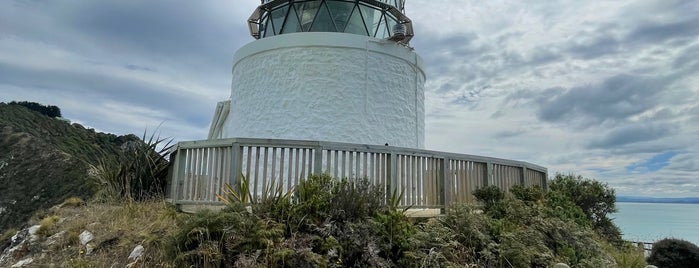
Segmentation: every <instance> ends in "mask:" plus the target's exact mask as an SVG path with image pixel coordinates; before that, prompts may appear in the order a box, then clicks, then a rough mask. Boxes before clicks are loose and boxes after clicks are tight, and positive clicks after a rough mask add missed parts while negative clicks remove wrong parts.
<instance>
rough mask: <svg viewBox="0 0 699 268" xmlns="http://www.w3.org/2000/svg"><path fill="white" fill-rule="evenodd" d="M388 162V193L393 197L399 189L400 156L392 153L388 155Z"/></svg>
mask: <svg viewBox="0 0 699 268" xmlns="http://www.w3.org/2000/svg"><path fill="white" fill-rule="evenodd" d="M386 160H387V161H388V163H386V167H387V169H386V171H387V173H388V174H386V184H387V185H386V190H387V191H388V192H387V194H388V195H389V196H391V194H393V192H394V191H396V190H397V187H398V185H397V181H398V178H397V177H398V155H396V153H395V152H393V151H391V152H389V153H388V157H387V158H386Z"/></svg>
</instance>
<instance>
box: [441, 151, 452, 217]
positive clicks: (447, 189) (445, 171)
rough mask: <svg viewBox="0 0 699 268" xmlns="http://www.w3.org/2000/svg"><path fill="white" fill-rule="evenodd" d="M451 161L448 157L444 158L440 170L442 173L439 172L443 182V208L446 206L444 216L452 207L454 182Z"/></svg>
mask: <svg viewBox="0 0 699 268" xmlns="http://www.w3.org/2000/svg"><path fill="white" fill-rule="evenodd" d="M450 162H451V159H449V158H448V157H444V158H442V161H441V163H440V164H439V169H440V171H441V172H439V176H440V178H439V181H441V182H442V183H441V187H440V188H441V189H439V190H440V192H441V193H442V196H443V198H442V199H443V204H442V205H443V206H444V214H446V213H447V212H448V211H449V206H450V205H451V190H452V185H451V184H452V180H451V176H449V175H450V170H451V165H450Z"/></svg>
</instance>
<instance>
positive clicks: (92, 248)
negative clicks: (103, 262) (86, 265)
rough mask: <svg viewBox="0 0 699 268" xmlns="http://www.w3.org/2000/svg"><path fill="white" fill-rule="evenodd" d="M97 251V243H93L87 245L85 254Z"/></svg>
mask: <svg viewBox="0 0 699 268" xmlns="http://www.w3.org/2000/svg"><path fill="white" fill-rule="evenodd" d="M94 251H95V245H93V244H92V243H90V244H87V245H85V255H90V254H92V252H94Z"/></svg>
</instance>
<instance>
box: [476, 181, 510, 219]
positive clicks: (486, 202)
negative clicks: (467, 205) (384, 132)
mask: <svg viewBox="0 0 699 268" xmlns="http://www.w3.org/2000/svg"><path fill="white" fill-rule="evenodd" d="M473 196H474V197H476V200H478V202H480V203H481V204H482V205H483V210H484V211H485V213H487V214H488V215H490V216H492V217H493V218H496V219H499V218H502V217H503V216H504V211H503V210H504V207H503V206H502V201H503V199H505V192H504V191H502V190H501V189H500V188H498V187H497V186H495V185H490V186H485V187H482V188H478V189H476V190H475V191H473Z"/></svg>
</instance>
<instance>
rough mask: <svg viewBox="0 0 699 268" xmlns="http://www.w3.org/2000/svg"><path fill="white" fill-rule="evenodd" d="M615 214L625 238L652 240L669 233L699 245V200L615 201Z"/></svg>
mask: <svg viewBox="0 0 699 268" xmlns="http://www.w3.org/2000/svg"><path fill="white" fill-rule="evenodd" d="M616 205H617V208H618V209H619V212H617V213H615V214H614V215H612V217H613V218H615V219H614V223H616V225H617V226H619V228H621V231H622V232H623V234H624V239H626V240H633V241H644V242H653V241H656V240H659V239H663V238H666V237H675V238H681V239H684V240H687V241H690V242H692V243H694V244H697V245H699V204H652V203H625V202H618V203H616Z"/></svg>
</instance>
